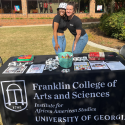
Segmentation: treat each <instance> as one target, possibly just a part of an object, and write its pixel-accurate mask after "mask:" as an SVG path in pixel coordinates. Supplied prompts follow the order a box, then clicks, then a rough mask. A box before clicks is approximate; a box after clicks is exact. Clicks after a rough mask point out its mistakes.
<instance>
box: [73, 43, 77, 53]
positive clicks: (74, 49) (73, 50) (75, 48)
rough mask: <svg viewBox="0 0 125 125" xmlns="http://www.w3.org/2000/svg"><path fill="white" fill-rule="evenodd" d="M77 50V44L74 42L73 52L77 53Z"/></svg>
mask: <svg viewBox="0 0 125 125" xmlns="http://www.w3.org/2000/svg"><path fill="white" fill-rule="evenodd" d="M75 49H76V43H75V42H74V47H73V51H75Z"/></svg>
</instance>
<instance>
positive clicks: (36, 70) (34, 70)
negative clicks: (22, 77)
mask: <svg viewBox="0 0 125 125" xmlns="http://www.w3.org/2000/svg"><path fill="white" fill-rule="evenodd" d="M44 66H45V64H35V65H34V64H33V65H31V66H30V67H29V69H28V70H27V72H26V73H43V70H44Z"/></svg>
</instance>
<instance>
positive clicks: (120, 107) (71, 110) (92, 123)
mask: <svg viewBox="0 0 125 125" xmlns="http://www.w3.org/2000/svg"><path fill="white" fill-rule="evenodd" d="M105 54H106V60H116V61H118V60H120V61H121V62H122V63H123V64H124V65H125V61H124V60H123V59H122V58H121V57H119V56H118V55H117V54H116V53H105ZM108 54H114V57H108V56H107V55H108ZM84 55H86V54H80V55H75V56H84ZM50 57H52V58H54V55H49V56H35V60H34V63H35V64H37V63H38V64H39V63H42V64H44V63H45V60H47V59H48V58H50ZM13 58H14V57H11V58H10V59H9V60H8V61H7V62H6V63H5V64H4V65H3V66H2V67H1V69H0V81H1V87H0V112H1V115H2V120H3V124H4V125H14V124H16V123H22V124H24V125H41V124H42V125H47V124H48V125H50V124H55V125H83V124H84V125H101V124H105V125H107V124H109V123H111V124H113V123H122V124H124V123H125V122H124V119H125V118H124V117H125V106H124V104H125V91H124V90H125V71H124V70H122V71H120V70H118V71H110V69H107V70H91V71H73V66H72V67H71V68H70V70H71V72H70V73H67V74H63V73H61V69H62V68H61V67H59V68H58V69H57V70H55V71H52V72H49V71H44V72H43V73H42V74H26V73H25V72H26V71H27V70H26V71H25V72H24V73H23V74H20V75H19V74H2V72H3V71H4V70H5V69H6V68H7V65H8V63H9V62H11V61H12V59H13ZM27 69H28V68H27Z"/></svg>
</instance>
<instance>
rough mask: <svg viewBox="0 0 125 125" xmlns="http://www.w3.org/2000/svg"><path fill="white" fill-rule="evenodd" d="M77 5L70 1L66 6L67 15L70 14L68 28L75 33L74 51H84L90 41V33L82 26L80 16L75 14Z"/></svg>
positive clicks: (76, 52) (75, 52)
mask: <svg viewBox="0 0 125 125" xmlns="http://www.w3.org/2000/svg"><path fill="white" fill-rule="evenodd" d="M74 14H75V5H74V4H72V3H68V4H67V7H66V15H67V16H68V20H67V28H68V29H69V31H70V32H71V33H72V34H73V35H74V37H75V38H74V41H73V46H72V53H74V54H78V53H82V51H83V49H84V48H85V46H86V44H87V42H88V35H87V34H86V32H85V30H84V29H83V28H82V22H81V20H80V19H79V17H77V16H75V15H74Z"/></svg>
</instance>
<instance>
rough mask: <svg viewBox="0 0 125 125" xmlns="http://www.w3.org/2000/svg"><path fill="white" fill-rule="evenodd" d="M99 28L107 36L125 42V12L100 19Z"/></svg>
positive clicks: (106, 15)
mask: <svg viewBox="0 0 125 125" xmlns="http://www.w3.org/2000/svg"><path fill="white" fill-rule="evenodd" d="M100 20H101V21H100V25H99V28H100V30H101V31H103V32H104V33H105V34H106V35H108V36H110V37H114V38H117V39H121V40H125V25H124V23H125V11H124V10H121V11H119V12H116V13H112V14H109V15H108V14H105V15H103V16H102V18H101V19H100Z"/></svg>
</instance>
